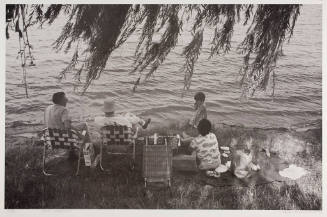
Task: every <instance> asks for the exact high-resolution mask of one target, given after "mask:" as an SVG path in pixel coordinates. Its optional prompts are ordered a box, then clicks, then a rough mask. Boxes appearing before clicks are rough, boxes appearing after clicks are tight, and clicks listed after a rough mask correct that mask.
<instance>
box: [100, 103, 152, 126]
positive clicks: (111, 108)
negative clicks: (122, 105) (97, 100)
mask: <svg viewBox="0 0 327 217" xmlns="http://www.w3.org/2000/svg"><path fill="white" fill-rule="evenodd" d="M103 112H104V116H98V117H95V118H94V123H95V124H96V125H97V126H98V127H100V128H101V127H103V126H108V125H120V126H127V127H129V128H132V129H133V130H134V132H136V129H137V126H138V125H140V126H141V127H142V128H143V129H146V128H147V127H148V125H149V123H150V122H151V118H149V119H147V120H146V121H145V120H143V119H142V118H140V117H138V116H136V115H134V114H132V113H129V112H128V113H123V114H116V113H115V101H113V100H106V101H104V105H103Z"/></svg>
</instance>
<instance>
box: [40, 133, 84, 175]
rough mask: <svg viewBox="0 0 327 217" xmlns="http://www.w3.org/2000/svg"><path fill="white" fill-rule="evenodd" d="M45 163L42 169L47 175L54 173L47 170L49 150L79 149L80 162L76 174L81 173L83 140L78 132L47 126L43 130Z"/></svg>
mask: <svg viewBox="0 0 327 217" xmlns="http://www.w3.org/2000/svg"><path fill="white" fill-rule="evenodd" d="M42 133H43V138H42V140H43V143H44V146H43V165H42V171H43V174H44V175H46V176H50V175H53V174H50V173H47V172H46V170H45V167H46V165H45V164H46V156H47V153H46V151H47V150H52V151H54V150H60V149H61V150H62V149H63V150H72V151H74V150H78V153H79V154H78V164H77V169H76V175H78V173H79V167H80V161H81V150H82V148H81V145H82V141H81V140H80V139H79V137H78V135H77V133H76V132H75V131H74V130H71V129H69V130H61V129H50V128H45V129H44V130H43V131H42Z"/></svg>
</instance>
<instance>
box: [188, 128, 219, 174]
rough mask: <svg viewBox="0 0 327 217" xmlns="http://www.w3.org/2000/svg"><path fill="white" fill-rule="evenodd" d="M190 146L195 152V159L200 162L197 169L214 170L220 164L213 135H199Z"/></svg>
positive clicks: (216, 143) (215, 139)
mask: <svg viewBox="0 0 327 217" xmlns="http://www.w3.org/2000/svg"><path fill="white" fill-rule="evenodd" d="M190 146H191V148H193V149H195V151H196V157H197V159H198V160H199V162H200V164H199V169H201V170H210V169H215V168H217V167H218V166H219V165H220V164H221V161H220V152H219V148H218V141H217V138H216V135H215V134H213V133H209V134H207V135H205V136H202V135H199V136H198V137H196V138H194V139H193V140H192V142H191V144H190Z"/></svg>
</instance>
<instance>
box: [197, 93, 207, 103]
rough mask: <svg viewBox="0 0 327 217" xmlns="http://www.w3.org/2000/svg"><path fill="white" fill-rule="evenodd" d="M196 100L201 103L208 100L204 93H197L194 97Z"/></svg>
mask: <svg viewBox="0 0 327 217" xmlns="http://www.w3.org/2000/svg"><path fill="white" fill-rule="evenodd" d="M194 99H195V100H200V101H203V102H204V100H205V99H206V96H205V95H204V93H203V92H197V93H196V94H195V95H194Z"/></svg>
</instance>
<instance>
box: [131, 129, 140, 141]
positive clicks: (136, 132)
mask: <svg viewBox="0 0 327 217" xmlns="http://www.w3.org/2000/svg"><path fill="white" fill-rule="evenodd" d="M138 132H139V128H138V127H136V130H135V133H134V135H133V136H132V138H133V139H136V138H137V134H138Z"/></svg>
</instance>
